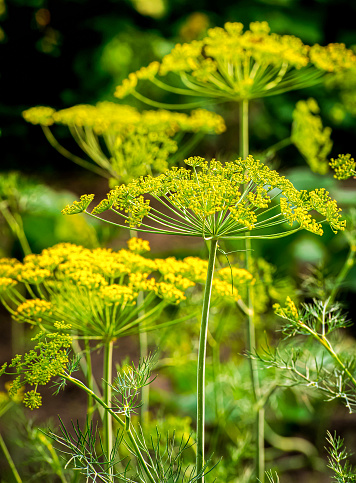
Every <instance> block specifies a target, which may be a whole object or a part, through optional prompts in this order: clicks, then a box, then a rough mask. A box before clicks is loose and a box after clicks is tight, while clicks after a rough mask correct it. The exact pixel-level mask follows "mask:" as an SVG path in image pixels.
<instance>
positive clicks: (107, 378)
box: [103, 340, 114, 474]
mask: <svg viewBox="0 0 356 483" xmlns="http://www.w3.org/2000/svg"><path fill="white" fill-rule="evenodd" d="M113 346H114V341H112V340H110V341H109V342H107V343H106V344H105V348H104V370H103V396H104V402H105V404H106V406H108V407H109V408H111V384H112V353H113ZM103 432H104V447H105V449H106V452H107V455H108V458H110V456H111V452H112V448H113V428H112V415H111V413H110V412H109V411H105V413H104V420H103ZM109 472H110V473H111V474H112V468H110V469H109Z"/></svg>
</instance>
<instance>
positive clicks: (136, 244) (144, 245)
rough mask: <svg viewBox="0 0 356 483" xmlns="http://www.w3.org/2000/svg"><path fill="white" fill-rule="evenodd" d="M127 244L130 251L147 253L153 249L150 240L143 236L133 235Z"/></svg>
mask: <svg viewBox="0 0 356 483" xmlns="http://www.w3.org/2000/svg"><path fill="white" fill-rule="evenodd" d="M127 246H128V249H129V250H130V252H133V253H137V254H140V253H145V252H149V251H150V250H151V248H150V243H149V241H148V240H142V238H137V237H132V238H130V239H129V240H127Z"/></svg>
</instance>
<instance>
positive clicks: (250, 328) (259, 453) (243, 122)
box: [240, 100, 265, 483]
mask: <svg viewBox="0 0 356 483" xmlns="http://www.w3.org/2000/svg"><path fill="white" fill-rule="evenodd" d="M240 153H241V156H242V158H244V159H245V158H246V157H247V156H248V154H249V136H248V100H243V101H241V104H240ZM245 250H246V269H247V270H249V271H250V272H251V270H252V257H251V256H250V252H251V239H250V238H246V239H245ZM247 290H248V320H247V346H248V351H249V353H252V352H253V351H254V350H255V349H256V335H255V334H256V330H255V323H254V303H253V287H251V286H250V285H249V286H248V288H247ZM249 364H250V373H251V383H252V391H253V397H254V402H255V404H256V403H257V402H258V400H259V398H260V385H259V379H258V366H257V361H256V360H255V359H253V358H251V357H250V358H249ZM264 461H265V456H264V408H259V409H258V410H257V414H256V476H257V478H259V480H260V481H261V483H263V482H264V475H265V463H264Z"/></svg>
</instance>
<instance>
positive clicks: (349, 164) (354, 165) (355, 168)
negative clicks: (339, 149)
mask: <svg viewBox="0 0 356 483" xmlns="http://www.w3.org/2000/svg"><path fill="white" fill-rule="evenodd" d="M330 166H331V168H332V169H333V170H334V171H335V174H334V178H336V179H340V180H342V179H348V178H351V177H352V176H354V177H355V176H356V162H355V160H354V158H352V157H351V154H339V156H338V157H337V158H336V159H333V158H331V160H330Z"/></svg>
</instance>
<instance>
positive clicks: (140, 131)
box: [23, 102, 225, 185]
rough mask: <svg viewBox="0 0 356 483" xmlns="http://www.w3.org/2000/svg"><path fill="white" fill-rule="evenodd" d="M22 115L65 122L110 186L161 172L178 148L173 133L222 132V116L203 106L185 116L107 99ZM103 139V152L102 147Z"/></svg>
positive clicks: (38, 120) (39, 121)
mask: <svg viewBox="0 0 356 483" xmlns="http://www.w3.org/2000/svg"><path fill="white" fill-rule="evenodd" d="M46 109H48V111H46ZM43 112H47V114H48V116H47V117H45V116H44V114H43ZM23 116H24V118H25V119H26V120H28V121H29V122H32V123H33V124H41V125H42V126H49V125H51V124H64V125H66V126H68V128H69V130H70V132H71V134H72V135H73V137H74V139H75V140H76V142H77V143H78V144H79V146H80V147H81V149H82V150H83V151H84V152H85V153H86V154H87V155H88V156H89V157H90V158H91V159H92V160H93V161H94V163H96V164H98V165H99V166H100V167H101V168H102V169H104V170H105V171H107V172H108V173H109V174H110V176H111V177H112V181H111V184H112V185H113V184H114V182H115V183H117V182H118V180H119V181H120V182H128V181H130V180H131V179H133V178H135V177H139V176H144V175H145V174H147V173H152V172H157V173H161V172H163V171H165V170H166V169H167V168H168V159H169V158H170V156H171V155H172V154H174V153H175V152H176V151H177V149H178V145H177V141H176V140H175V139H172V137H173V136H174V135H175V134H177V133H178V132H180V133H182V134H184V133H216V134H220V133H222V132H224V131H225V123H224V120H223V118H222V117H221V116H219V115H218V114H215V113H213V112H209V111H206V110H205V109H196V110H194V111H192V113H191V114H190V115H188V114H183V113H178V112H170V111H165V110H157V111H143V112H142V113H140V112H139V111H138V110H137V109H135V108H134V107H131V106H124V105H118V104H115V103H112V102H101V103H98V104H97V105H96V106H90V105H76V106H73V107H70V108H68V109H63V110H60V111H57V112H56V111H54V110H53V109H51V108H44V107H33V108H31V109H28V110H27V111H24V113H23ZM47 130H48V129H47ZM98 135H100V136H102V141H101V140H99V139H98ZM103 143H104V144H105V145H106V147H107V150H103V149H102V144H103ZM108 153H109V155H108ZM89 166H90V165H89Z"/></svg>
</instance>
